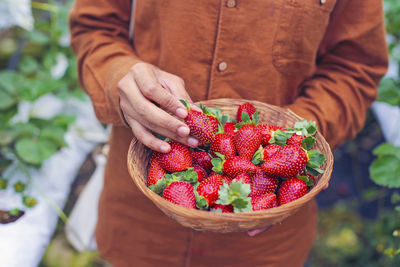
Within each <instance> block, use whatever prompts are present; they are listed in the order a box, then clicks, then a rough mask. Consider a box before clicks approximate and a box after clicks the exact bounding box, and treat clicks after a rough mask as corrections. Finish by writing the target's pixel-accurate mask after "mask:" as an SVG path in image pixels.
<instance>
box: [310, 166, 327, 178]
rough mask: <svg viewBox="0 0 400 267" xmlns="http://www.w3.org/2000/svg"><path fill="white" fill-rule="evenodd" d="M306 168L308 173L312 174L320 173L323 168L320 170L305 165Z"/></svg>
mask: <svg viewBox="0 0 400 267" xmlns="http://www.w3.org/2000/svg"><path fill="white" fill-rule="evenodd" d="M306 170H307V172H308V173H309V174H311V175H312V176H318V175H320V174H321V173H323V172H324V170H321V169H319V168H311V167H309V166H306Z"/></svg>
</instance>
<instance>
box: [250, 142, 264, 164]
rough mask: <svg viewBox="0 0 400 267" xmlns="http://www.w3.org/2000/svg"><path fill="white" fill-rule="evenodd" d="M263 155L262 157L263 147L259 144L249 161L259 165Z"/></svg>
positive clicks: (262, 161)
mask: <svg viewBox="0 0 400 267" xmlns="http://www.w3.org/2000/svg"><path fill="white" fill-rule="evenodd" d="M263 157H264V148H263V147H262V146H260V147H259V148H258V149H257V151H256V152H255V153H254V155H253V158H252V159H251V162H252V163H253V164H254V165H259V164H261V163H264V160H263Z"/></svg>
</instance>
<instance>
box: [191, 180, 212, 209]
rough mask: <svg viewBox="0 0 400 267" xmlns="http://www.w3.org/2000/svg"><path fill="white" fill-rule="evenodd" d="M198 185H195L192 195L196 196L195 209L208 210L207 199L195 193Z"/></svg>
mask: <svg viewBox="0 0 400 267" xmlns="http://www.w3.org/2000/svg"><path fill="white" fill-rule="evenodd" d="M198 185H199V184H197V185H196V186H195V187H194V195H195V196H196V207H197V208H198V209H200V210H208V208H209V205H208V201H207V199H206V198H205V197H203V196H200V195H199V192H197V186H198Z"/></svg>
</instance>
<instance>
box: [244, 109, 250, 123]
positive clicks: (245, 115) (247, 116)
mask: <svg viewBox="0 0 400 267" xmlns="http://www.w3.org/2000/svg"><path fill="white" fill-rule="evenodd" d="M242 121H244V122H250V116H249V114H248V113H247V112H244V111H243V112H242Z"/></svg>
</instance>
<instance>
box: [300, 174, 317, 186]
mask: <svg viewBox="0 0 400 267" xmlns="http://www.w3.org/2000/svg"><path fill="white" fill-rule="evenodd" d="M297 178H298V179H300V180H303V181H304V182H305V183H306V185H307V186H313V185H314V181H313V179H311V178H309V177H308V176H304V175H298V176H297Z"/></svg>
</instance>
